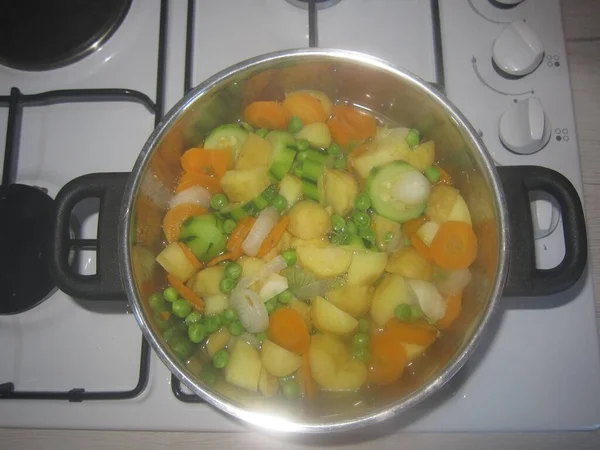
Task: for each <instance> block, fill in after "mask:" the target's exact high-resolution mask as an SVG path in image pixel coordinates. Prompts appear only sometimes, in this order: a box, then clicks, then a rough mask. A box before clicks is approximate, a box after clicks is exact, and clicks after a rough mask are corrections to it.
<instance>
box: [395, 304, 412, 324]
mask: <svg viewBox="0 0 600 450" xmlns="http://www.w3.org/2000/svg"><path fill="white" fill-rule="evenodd" d="M394 315H395V316H396V319H398V320H402V321H407V320H410V319H411V308H410V305H407V304H406V303H400V304H399V305H398V306H396V309H395V310H394Z"/></svg>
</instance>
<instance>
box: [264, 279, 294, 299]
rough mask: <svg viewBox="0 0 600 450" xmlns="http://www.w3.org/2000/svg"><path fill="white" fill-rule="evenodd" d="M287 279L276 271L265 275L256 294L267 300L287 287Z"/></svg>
mask: <svg viewBox="0 0 600 450" xmlns="http://www.w3.org/2000/svg"><path fill="white" fill-rule="evenodd" d="M288 287H289V286H288V279H287V278H286V277H284V276H281V275H279V274H276V273H272V274H271V275H269V276H268V277H267V279H266V280H265V282H264V283H263V285H262V287H261V288H260V292H259V293H258V296H259V297H260V298H261V299H262V300H263V301H264V302H266V301H268V300H270V299H272V298H273V297H275V296H276V295H278V294H281V293H282V292H283V291H285V290H286V289H287V288H288Z"/></svg>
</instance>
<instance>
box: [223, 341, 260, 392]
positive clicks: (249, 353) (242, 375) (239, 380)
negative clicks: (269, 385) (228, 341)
mask: <svg viewBox="0 0 600 450" xmlns="http://www.w3.org/2000/svg"><path fill="white" fill-rule="evenodd" d="M261 368H262V364H261V362H260V355H259V353H258V350H256V349H255V348H254V347H253V346H252V345H250V344H248V343H247V342H246V341H244V340H243V339H237V340H236V341H235V343H234V345H233V349H232V350H231V353H230V357H229V363H228V364H227V365H226V366H225V380H226V381H227V382H228V383H231V384H233V385H234V386H237V387H240V388H242V389H246V390H248V391H252V392H257V391H258V380H259V378H260V370H261Z"/></svg>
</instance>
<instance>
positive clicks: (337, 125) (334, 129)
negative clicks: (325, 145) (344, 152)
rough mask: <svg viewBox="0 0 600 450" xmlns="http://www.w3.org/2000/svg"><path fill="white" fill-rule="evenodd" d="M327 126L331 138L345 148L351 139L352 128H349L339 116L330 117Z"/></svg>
mask: <svg viewBox="0 0 600 450" xmlns="http://www.w3.org/2000/svg"><path fill="white" fill-rule="evenodd" d="M327 126H328V127H329V132H330V133H331V138H332V139H333V141H334V142H335V143H336V144H338V145H340V146H342V147H343V148H346V147H348V145H350V141H351V140H352V137H351V134H352V130H350V129H349V128H348V125H347V124H346V123H345V122H343V121H342V120H341V119H340V118H339V117H336V116H333V117H331V118H330V119H329V120H328V121H327Z"/></svg>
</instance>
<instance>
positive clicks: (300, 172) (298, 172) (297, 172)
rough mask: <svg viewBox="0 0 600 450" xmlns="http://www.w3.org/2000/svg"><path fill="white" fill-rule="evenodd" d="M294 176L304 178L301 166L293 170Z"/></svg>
mask: <svg viewBox="0 0 600 450" xmlns="http://www.w3.org/2000/svg"><path fill="white" fill-rule="evenodd" d="M294 175H296V176H297V177H298V178H302V177H303V176H304V172H303V171H302V166H298V167H295V168H294Z"/></svg>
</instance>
